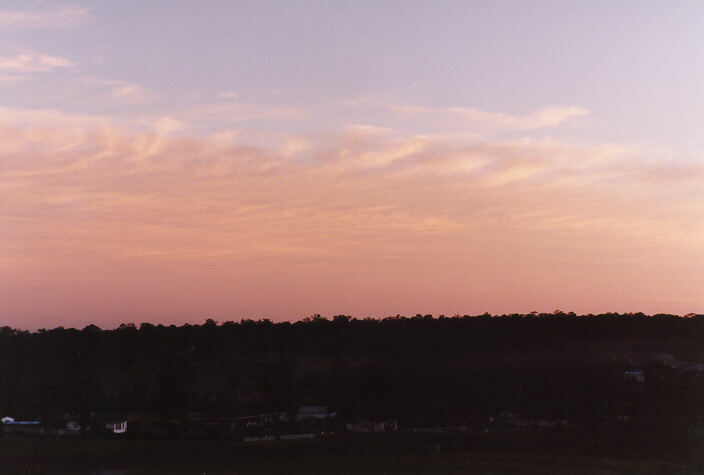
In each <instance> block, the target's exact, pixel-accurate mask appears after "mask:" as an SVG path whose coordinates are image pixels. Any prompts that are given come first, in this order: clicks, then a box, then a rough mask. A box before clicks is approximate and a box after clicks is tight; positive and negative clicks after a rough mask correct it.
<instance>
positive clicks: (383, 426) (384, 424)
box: [345, 421, 398, 432]
mask: <svg viewBox="0 0 704 475" xmlns="http://www.w3.org/2000/svg"><path fill="white" fill-rule="evenodd" d="M345 428H346V429H347V431H348V432H396V431H398V421H357V422H349V423H347V425H346V426H345Z"/></svg>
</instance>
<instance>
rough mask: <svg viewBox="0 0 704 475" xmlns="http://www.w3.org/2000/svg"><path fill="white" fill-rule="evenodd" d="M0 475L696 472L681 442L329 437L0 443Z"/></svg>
mask: <svg viewBox="0 0 704 475" xmlns="http://www.w3.org/2000/svg"><path fill="white" fill-rule="evenodd" d="M0 467H2V470H3V471H5V472H25V473H26V472H29V471H31V472H32V473H34V472H49V473H76V472H79V473H105V474H108V473H115V474H121V475H126V474H129V475H134V474H147V473H207V474H225V473H243V474H246V473H348V474H358V473H359V474H362V473H387V474H395V473H415V474H426V473H427V474H430V473H467V472H470V473H497V474H498V473H541V474H546V473H548V474H549V473H553V474H562V473H565V474H567V473H569V474H617V473H644V474H648V473H653V474H661V473H704V450H702V448H701V445H700V444H699V442H698V441H695V440H692V439H688V438H686V437H684V438H681V439H677V438H673V437H666V436H664V435H663V436H645V435H631V436H629V437H628V438H624V437H618V436H609V435H606V436H601V437H600V438H599V439H595V438H592V437H586V436H576V435H565V434H558V435H555V434H535V433H523V434H501V435H497V434H491V435H474V436H438V435H411V434H383V435H382V434H378V435H363V436H350V435H338V436H333V437H329V438H325V439H314V440H295V441H278V442H263V443H241V442H229V441H202V440H200V441H187V440H173V441H163V440H132V439H66V438H64V439H39V438H30V437H7V438H4V439H0Z"/></svg>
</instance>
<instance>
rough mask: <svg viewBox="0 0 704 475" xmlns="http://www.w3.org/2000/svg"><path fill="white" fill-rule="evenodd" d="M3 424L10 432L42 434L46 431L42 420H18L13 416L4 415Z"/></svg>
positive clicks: (7, 431)
mask: <svg viewBox="0 0 704 475" xmlns="http://www.w3.org/2000/svg"><path fill="white" fill-rule="evenodd" d="M2 425H3V429H5V432H6V433H8V434H11V433H15V434H42V433H43V432H44V428H43V427H42V423H41V421H16V420H15V419H13V418H12V417H3V418H2Z"/></svg>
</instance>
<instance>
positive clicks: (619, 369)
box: [0, 312, 704, 473]
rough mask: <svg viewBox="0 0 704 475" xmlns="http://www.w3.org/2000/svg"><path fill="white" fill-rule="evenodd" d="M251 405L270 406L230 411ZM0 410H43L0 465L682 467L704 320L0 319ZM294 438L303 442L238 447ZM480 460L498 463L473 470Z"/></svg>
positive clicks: (697, 405) (703, 402) (702, 369)
mask: <svg viewBox="0 0 704 475" xmlns="http://www.w3.org/2000/svg"><path fill="white" fill-rule="evenodd" d="M306 405H308V406H316V407H326V408H329V412H328V415H327V416H326V417H325V418H324V420H320V419H316V420H314V421H313V422H312V423H311V422H310V421H307V420H305V419H301V418H300V417H297V416H296V414H300V412H299V411H300V410H301V409H300V408H301V406H306ZM107 413H111V414H123V415H124V417H125V418H126V420H128V421H129V424H128V428H127V432H126V433H124V434H121V435H120V436H119V437H120V438H119V439H118V438H116V436H114V435H113V436H112V437H109V438H108V437H107V434H106V433H105V430H104V429H102V426H101V424H100V423H99V416H97V415H99V414H107ZM261 414H273V415H274V416H272V418H270V420H268V422H262V421H263V419H261V418H260V419H256V418H250V419H245V417H251V416H256V415H261ZM284 415H285V417H284ZM3 416H11V417H13V418H14V419H15V420H37V421H41V426H42V427H43V428H46V429H47V431H48V432H43V433H44V434H45V435H44V436H42V437H30V436H26V437H21V436H17V435H10V436H6V437H5V438H4V439H2V442H0V450H2V452H0V461H1V462H3V463H5V464H9V465H7V466H10V465H12V464H14V465H15V469H22V468H21V467H18V466H17V465H18V464H19V465H21V464H23V463H29V464H32V463H34V464H35V465H36V464H37V463H38V464H39V465H40V466H41V465H42V464H45V466H47V467H53V466H70V463H68V465H66V463H67V462H66V460H70V461H71V463H77V464H78V465H81V466H85V467H93V468H94V467H96V466H100V467H103V466H112V465H115V466H123V465H125V464H127V466H130V467H137V468H139V467H147V468H148V467H151V468H152V469H153V468H154V466H153V464H154V463H165V461H167V460H170V461H171V462H173V463H176V462H178V461H179V460H180V461H181V462H178V463H179V464H180V465H179V466H185V467H187V466H189V464H195V465H196V466H198V464H201V462H199V461H200V460H201V458H207V459H208V460H209V461H210V462H211V463H213V464H214V465H211V467H212V468H220V469H223V470H230V469H233V467H234V466H238V467H239V468H238V470H244V469H246V468H247V467H250V468H251V469H252V470H254V471H258V470H269V469H271V470H272V471H277V472H278V471H283V470H287V469H290V470H293V471H296V470H301V471H310V470H306V468H305V464H306V463H308V462H306V460H317V461H318V463H319V468H320V471H323V472H329V471H331V470H333V469H334V467H333V465H330V464H335V463H343V464H346V465H344V467H346V468H347V469H349V471H352V472H354V471H355V470H354V467H356V466H357V465H355V464H357V462H359V461H360V460H361V459H368V462H369V463H370V464H371V466H372V467H378V468H379V470H380V471H384V470H385V471H387V472H388V471H393V470H387V469H390V468H391V467H390V466H387V465H388V463H391V462H393V463H394V464H401V465H399V466H400V467H403V463H404V462H403V460H406V462H407V463H410V464H411V465H409V466H407V467H406V468H409V469H410V468H413V467H416V471H417V472H423V473H425V472H428V473H429V472H432V471H433V470H431V467H435V468H436V469H437V467H439V466H442V467H445V468H446V469H447V470H446V471H453V470H465V469H470V468H475V469H476V470H478V471H492V470H493V471H494V472H501V471H509V472H510V471H512V468H513V469H518V468H520V467H523V468H524V469H525V470H523V471H529V470H533V469H535V470H536V471H538V472H539V471H541V470H540V469H539V468H538V467H540V466H541V464H542V465H545V464H548V465H549V464H554V467H553V468H555V470H554V471H553V473H562V472H561V471H560V470H559V469H561V468H564V467H572V468H571V469H565V470H566V472H565V473H569V472H570V470H571V471H572V472H573V473H592V472H590V471H589V470H591V469H590V466H591V465H590V464H591V463H596V464H597V465H598V464H602V465H601V467H602V468H605V469H606V470H607V472H606V473H608V470H614V471H615V472H619V471H631V472H643V473H645V472H648V471H652V473H657V470H660V471H661V472H662V470H665V473H667V471H669V470H674V471H675V472H676V471H678V470H679V471H682V470H685V472H686V471H689V473H697V472H698V471H699V470H704V467H703V466H702V465H701V464H700V462H701V447H702V440H703V439H702V430H703V427H704V425H703V424H704V420H703V417H702V416H704V316H698V315H693V316H688V318H682V317H677V316H672V315H655V316H646V315H642V314H628V315H619V314H605V315H596V316H595V315H588V316H576V315H574V314H571V313H570V314H566V313H562V312H555V313H553V314H530V315H504V316H489V315H481V316H464V317H459V316H458V317H452V318H445V317H439V318H433V317H431V316H429V315H428V316H422V315H418V316H416V317H412V318H404V317H392V318H385V319H381V320H377V319H364V320H359V319H353V318H349V317H346V316H338V317H335V318H333V319H332V320H328V319H324V318H321V317H319V316H314V317H311V318H308V319H305V320H303V321H299V322H295V323H289V322H284V323H272V322H270V321H268V320H260V321H252V320H243V321H241V322H239V323H233V322H225V323H222V324H217V323H216V322H213V321H212V320H208V321H207V322H206V323H205V324H203V325H184V326H180V327H177V326H173V325H172V326H162V325H158V326H154V325H150V324H142V325H140V326H139V328H137V327H135V326H134V325H130V324H126V325H122V326H121V327H120V328H118V329H115V330H101V329H99V328H98V327H96V326H92V325H91V326H88V327H86V328H84V329H82V330H77V329H64V328H58V329H54V330H40V331H38V332H33V333H30V332H25V331H17V330H13V329H11V328H8V327H4V328H2V329H0V417H3ZM69 419H73V420H74V421H77V422H79V423H80V426H81V430H80V436H78V435H76V436H75V437H73V438H63V439H61V438H58V439H57V438H55V437H47V436H46V434H51V429H52V428H59V427H62V425H63V424H65V423H66V421H67V420H69ZM238 420H239V421H243V420H244V421H247V422H246V424H239V425H238V422H237V421H238ZM97 421H98V422H97ZM365 421H367V422H370V423H372V424H371V425H369V427H374V426H373V422H374V421H393V423H394V424H393V426H390V425H388V426H384V427H385V429H384V430H388V428H389V427H393V428H394V430H395V429H396V428H398V432H397V433H392V434H390V433H386V434H363V435H354V434H350V433H348V432H349V431H350V430H352V429H351V428H353V427H357V428H359V427H362V426H361V425H360V422H365ZM355 424H356V425H355ZM10 427H11V426H5V428H3V427H2V426H0V430H3V429H4V430H6V431H7V428H10ZM301 433H313V434H315V437H316V438H315V439H310V440H295V441H292V440H281V441H278V440H274V441H270V442H255V443H247V442H242V440H243V438H244V437H246V436H247V435H250V436H251V435H256V436H261V437H268V438H273V439H278V438H280V437H281V436H282V435H285V434H301ZM326 433H327V434H326ZM330 433H334V435H332V434H330ZM35 435H36V434H35ZM90 447H92V448H90ZM116 447H119V450H118V449H117V448H116ZM186 447H187V448H188V449H186ZM253 447H256V448H253ZM416 449H417V450H416ZM172 452H173V454H172ZM416 452H418V454H420V455H417V456H416V455H413V454H414V453H416ZM118 453H119V454H121V455H119V456H118ZM62 454H63V455H62ZM90 454H93V455H90ZM257 454H259V455H261V456H262V457H263V458H262V459H261V460H258V459H257V458H256V457H257ZM301 454H304V455H301ZM91 457H93V458H91ZM179 457H181V458H179ZM253 457H254V458H253ZM414 457H416V458H414ZM417 457H420V458H417ZM541 457H547V458H541ZM345 460H346V462H344V461H345ZM11 461H14V462H11ZM62 461H63V462H62ZM272 461H274V462H272ZM276 461H278V462H276ZM390 461H391V462H390ZM492 461H493V462H492ZM279 462H280V463H281V464H283V465H281V466H280V467H278V468H276V467H274V468H271V466H270V464H271V463H279ZM360 463H361V462H360ZM484 463H486V464H492V463H494V464H495V465H493V467H494V468H493V469H491V470H489V468H491V467H489V465H487V466H486V467H485V468H486V470H483V469H482V468H481V466H482V465H481V464H484ZM569 463H572V465H569ZM57 464H58V465H57ZM150 464H152V465H150ZM243 464H244V465H243ZM247 464H249V465H247ZM301 464H303V465H301ZM385 464H386V465H385ZM437 464H441V465H437ZM442 464H446V465H442ZM463 464H464V465H463ZM477 464H479V465H477ZM555 464H556V465H555ZM566 464H567V465H566ZM575 464H576V465H575ZM580 464H582V465H580ZM585 464H586V465H585ZM604 464H605V465H604ZM609 464H611V465H609ZM629 464H631V465H629ZM639 464H640V465H639ZM267 467H269V468H267ZM326 467H327V469H326ZM339 467H341V466H338V468H339ZM360 467H361V465H360ZM384 467H386V468H384ZM424 467H425V468H424ZM487 467H488V468H487ZM595 467H596V465H595ZM663 467H664V468H663ZM678 467H679V468H678ZM692 467H695V468H696V467H699V468H698V469H696V470H695V468H692ZM543 468H544V467H543ZM592 468H594V467H592ZM358 471H362V470H361V468H360V470H358ZM400 471H413V470H403V468H401V470H400ZM513 471H515V470H513ZM519 471H521V470H519ZM543 472H544V470H543Z"/></svg>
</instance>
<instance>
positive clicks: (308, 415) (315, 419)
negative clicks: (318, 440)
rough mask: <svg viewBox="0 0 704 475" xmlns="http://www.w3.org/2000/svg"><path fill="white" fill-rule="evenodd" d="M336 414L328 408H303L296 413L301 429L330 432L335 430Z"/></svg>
mask: <svg viewBox="0 0 704 475" xmlns="http://www.w3.org/2000/svg"><path fill="white" fill-rule="evenodd" d="M334 419H335V412H334V411H331V410H330V408H328V407H327V406H301V407H300V409H298V412H297V413H296V422H297V425H298V427H299V429H305V430H312V431H321V432H328V431H332V430H333V429H334V424H333V422H334Z"/></svg>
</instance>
